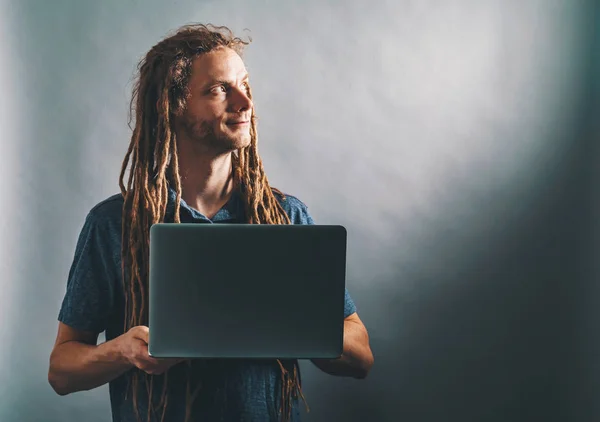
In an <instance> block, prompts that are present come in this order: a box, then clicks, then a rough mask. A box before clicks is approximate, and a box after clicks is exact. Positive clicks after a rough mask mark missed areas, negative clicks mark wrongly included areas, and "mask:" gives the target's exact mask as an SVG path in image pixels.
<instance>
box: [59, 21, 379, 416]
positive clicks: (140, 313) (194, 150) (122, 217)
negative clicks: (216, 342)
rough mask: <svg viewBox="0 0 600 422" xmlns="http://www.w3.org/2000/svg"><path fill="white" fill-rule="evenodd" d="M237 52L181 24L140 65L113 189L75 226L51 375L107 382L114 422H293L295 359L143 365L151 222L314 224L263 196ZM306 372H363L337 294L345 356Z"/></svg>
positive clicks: (232, 42)
mask: <svg viewBox="0 0 600 422" xmlns="http://www.w3.org/2000/svg"><path fill="white" fill-rule="evenodd" d="M247 44H248V43H247V42H245V41H242V40H241V39H239V38H236V37H234V36H233V35H232V34H231V32H230V31H229V30H228V29H227V28H224V27H221V28H215V27H212V26H204V25H188V26H185V27H183V28H181V29H180V30H179V31H177V32H176V33H175V34H174V35H172V36H170V37H169V38H166V39H164V40H163V41H161V42H160V43H158V44H157V45H156V46H154V47H153V48H152V49H151V50H150V51H149V52H148V54H147V55H146V57H145V58H144V59H143V60H142V62H141V63H140V66H139V77H138V79H137V82H136V86H135V88H134V92H133V98H132V103H131V104H132V112H133V113H135V127H134V128H133V135H132V138H131V143H130V145H129V149H128V151H127V154H126V156H125V160H124V163H123V167H122V171H121V175H120V187H121V193H120V194H118V195H114V196H112V197H111V198H108V199H106V200H105V201H103V202H101V203H99V204H98V205H96V206H95V207H94V208H93V209H92V210H91V211H90V213H89V214H88V216H87V218H86V221H85V224H84V227H83V229H82V232H81V234H80V237H79V240H78V242H77V248H76V252H75V258H74V261H73V264H72V267H71V271H70V273H69V278H68V282H67V291H66V295H65V297H64V301H63V304H62V307H61V310H60V314H59V327H58V334H57V338H56V344H55V346H54V349H53V351H52V354H51V357H50V368H49V373H48V380H49V382H50V384H51V385H52V387H53V388H54V390H55V391H56V392H57V393H58V394H60V395H65V394H70V393H73V392H76V391H82V390H90V389H93V388H96V387H98V386H101V385H104V384H106V383H109V389H110V398H111V406H112V415H113V421H122V422H126V421H127V422H129V421H136V420H144V421H169V422H177V421H182V422H183V421H192V420H193V421H215V420H225V421H236V422H240V421H249V422H252V421H261V422H262V421H280V420H281V421H290V420H295V421H297V420H299V419H298V418H299V413H298V408H299V406H298V397H301V396H302V393H301V390H300V374H299V371H298V363H297V361H295V360H293V361H282V360H275V361H257V360H244V359H241V360H219V359H211V360H202V359H198V360H191V361H180V360H170V359H154V358H151V357H149V356H148V328H147V322H148V296H147V283H148V271H149V268H148V249H149V228H150V226H151V225H152V224H154V223H158V222H165V221H166V222H175V223H179V222H195V223H250V224H313V221H312V218H311V216H310V215H309V213H308V211H307V208H306V206H305V205H304V204H303V203H302V202H301V201H300V200H298V199H297V198H295V197H293V196H289V195H284V194H282V193H281V192H280V191H278V190H276V189H274V188H271V187H270V186H269V183H268V181H267V177H266V176H265V173H264V171H263V167H262V163H261V160H260V158H259V156H258V153H257V146H256V142H257V139H256V138H257V137H256V121H255V114H254V108H253V103H252V95H251V91H250V85H249V81H248V74H247V71H246V68H245V66H244V63H243V61H242V59H241V52H242V50H243V47H244V46H245V45H247ZM133 113H132V116H133ZM128 167H130V168H129V176H128V179H127V182H125V173H126V170H127V168H128ZM231 259H232V261H235V257H234V256H232V257H231ZM264 265H269V257H268V256H265V262H264ZM199 276H201V275H199ZM282 300H285V298H282ZM103 331H105V332H106V342H104V343H102V344H99V345H98V344H97V339H98V334H99V333H101V332H103ZM313 362H314V364H315V365H316V366H317V367H319V368H320V369H321V370H323V371H325V372H327V373H329V374H333V375H340V376H352V377H355V378H364V377H365V376H366V375H367V373H368V371H369V369H370V368H371V365H372V364H373V355H372V353H371V350H370V346H369V339H368V334H367V331H366V329H365V327H364V325H363V324H362V322H361V320H360V318H359V317H358V315H357V314H356V308H355V306H354V303H353V301H352V299H351V298H350V296H349V294H348V292H346V303H345V324H344V349H343V355H342V357H341V358H339V359H335V360H314V361H313Z"/></svg>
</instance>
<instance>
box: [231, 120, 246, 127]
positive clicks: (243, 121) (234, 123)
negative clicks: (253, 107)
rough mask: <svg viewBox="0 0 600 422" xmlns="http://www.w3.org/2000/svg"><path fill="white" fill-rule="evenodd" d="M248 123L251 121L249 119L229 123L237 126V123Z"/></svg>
mask: <svg viewBox="0 0 600 422" xmlns="http://www.w3.org/2000/svg"><path fill="white" fill-rule="evenodd" d="M246 123H250V122H249V121H248V120H240V121H238V122H229V123H227V124H228V125H231V126H237V125H245V124H246Z"/></svg>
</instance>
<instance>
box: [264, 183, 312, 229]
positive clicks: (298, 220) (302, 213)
mask: <svg viewBox="0 0 600 422" xmlns="http://www.w3.org/2000/svg"><path fill="white" fill-rule="evenodd" d="M273 192H274V194H275V198H277V201H278V202H279V204H280V205H281V207H282V208H283V210H284V211H285V212H286V213H287V215H288V216H289V217H290V220H291V222H292V224H314V222H313V219H312V216H311V215H310V213H309V212H308V206H307V205H306V204H305V203H304V202H302V201H301V200H300V199H298V197H297V196H294V195H290V194H288V193H284V192H281V191H279V190H273Z"/></svg>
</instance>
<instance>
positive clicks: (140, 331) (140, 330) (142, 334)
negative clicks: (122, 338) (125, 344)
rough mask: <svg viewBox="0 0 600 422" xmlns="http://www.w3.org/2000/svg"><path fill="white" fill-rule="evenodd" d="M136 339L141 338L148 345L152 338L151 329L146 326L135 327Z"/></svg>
mask: <svg viewBox="0 0 600 422" xmlns="http://www.w3.org/2000/svg"><path fill="white" fill-rule="evenodd" d="M135 328H136V330H135V332H134V337H136V338H139V339H140V340H142V341H143V342H144V343H146V344H148V342H149V337H150V329H149V328H148V327H146V326H145V325H139V326H137V327H135Z"/></svg>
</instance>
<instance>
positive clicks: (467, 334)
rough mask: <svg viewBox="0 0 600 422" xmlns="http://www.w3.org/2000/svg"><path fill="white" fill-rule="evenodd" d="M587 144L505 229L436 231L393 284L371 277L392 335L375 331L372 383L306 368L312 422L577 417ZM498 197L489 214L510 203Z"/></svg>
mask: <svg viewBox="0 0 600 422" xmlns="http://www.w3.org/2000/svg"><path fill="white" fill-rule="evenodd" d="M584 149H585V145H584V142H581V143H572V144H571V147H570V149H569V154H570V155H569V157H565V158H563V160H564V161H562V167H559V168H556V169H554V171H553V172H552V174H547V175H546V179H545V180H540V184H545V183H549V184H551V186H552V188H551V189H549V190H542V189H540V192H543V193H539V192H531V194H530V195H531V198H530V200H531V204H532V205H534V207H533V208H530V210H529V212H528V213H525V214H522V215H521V216H520V217H519V218H518V220H517V221H516V222H515V223H511V224H510V225H505V226H504V228H503V230H500V231H499V233H500V234H499V235H498V236H496V237H489V238H487V237H486V236H480V237H479V238H478V237H472V236H471V237H470V238H465V237H461V230H457V231H456V232H453V233H455V234H454V235H450V236H449V235H444V236H433V237H431V238H430V240H429V241H428V243H427V244H424V245H422V246H423V247H422V248H421V249H420V251H422V252H421V253H420V255H419V254H418V253H417V255H416V256H418V258H417V259H415V260H414V262H412V263H409V264H407V265H404V266H399V267H398V268H397V273H396V276H395V278H396V280H373V283H372V286H390V287H389V291H384V289H382V290H380V291H377V292H374V293H373V296H375V295H379V296H380V297H378V298H375V297H373V298H372V303H373V306H375V307H376V306H377V305H376V304H382V303H391V306H388V307H387V308H379V309H380V312H381V313H384V314H385V315H386V317H385V319H386V320H387V324H390V325H392V326H394V329H391V330H390V332H391V333H394V334H392V335H391V337H389V338H383V337H378V336H377V335H373V334H372V336H371V337H372V338H371V341H372V346H373V350H374V354H375V356H376V363H375V366H374V368H373V370H372V373H371V374H370V376H369V378H368V379H367V380H364V381H354V380H344V379H328V378H326V377H327V375H324V374H320V373H319V372H318V371H317V370H316V369H314V368H312V367H310V365H304V366H303V370H304V375H305V376H304V379H305V381H306V382H305V385H306V394H307V399H308V400H309V405H311V413H309V414H308V415H307V419H306V420H307V421H319V422H321V421H322V422H325V421H331V420H334V419H335V420H344V421H366V420H373V421H390V422H392V421H398V420H407V421H411V422H417V421H418V422H434V421H435V422H438V421H441V420H443V421H454V420H456V421H459V420H460V421H486V422H505V421H511V422H519V421H523V422H525V421H527V422H530V421H541V420H543V421H551V422H553V421H556V422H564V421H566V420H571V419H570V418H569V413H568V412H569V406H570V401H571V397H572V396H571V394H572V393H571V391H572V390H573V388H574V387H575V383H576V382H577V380H576V379H574V378H573V377H572V376H571V373H572V370H573V368H574V364H575V358H576V357H577V356H576V353H577V349H576V347H575V342H574V340H575V337H574V334H575V324H576V320H575V318H576V306H577V303H576V302H575V300H576V298H577V297H578V294H579V290H578V287H579V283H580V281H581V280H580V279H581V272H580V271H579V267H580V265H581V259H582V258H581V257H582V256H583V254H582V248H584V247H585V245H584V243H583V242H582V235H583V234H584V231H585V229H586V220H585V218H584V217H585V215H586V213H585V208H584V207H585V206H586V185H585V180H584V178H585V177H586V171H585V166H584V165H583V164H584V163H585V161H586V151H585V150H584ZM501 201H502V199H498V200H496V201H492V202H491V203H490V204H488V207H489V209H483V210H481V213H482V215H486V212H487V211H489V212H491V213H493V212H494V211H495V210H496V213H498V211H497V210H498V209H506V207H505V206H502V207H501V205H506V204H501V203H500V202H501ZM463 206H464V205H463ZM509 206H510V205H509ZM451 211H452V210H448V215H452V214H451ZM498 218H501V216H499V217H498ZM450 219H451V217H446V220H445V221H444V223H445V224H447V225H452V224H453V221H450ZM498 224H501V221H500V222H498ZM431 229H432V230H433V231H435V230H436V227H432V228H431ZM464 229H465V231H466V230H468V228H467V227H466V226H464ZM440 232H442V231H440ZM397 242H399V243H398V245H400V242H402V239H398V240H397ZM457 248H458V251H457ZM398 250H400V248H398ZM448 257H452V258H451V259H448ZM392 259H393V258H392ZM403 286H411V287H410V288H406V287H403ZM390 295H391V296H392V297H390ZM367 306H368V303H363V308H365V307H367ZM379 306H381V305H379ZM375 309H377V308H375ZM372 312H373V311H372V310H371V313H372ZM365 323H366V324H367V325H368V320H367V321H365ZM324 383H326V384H329V385H331V388H327V387H324V386H323V385H322V384H324ZM317 385H318V387H317ZM313 391H314V393H313ZM317 391H318V393H319V395H318V397H315V396H313V395H312V394H317Z"/></svg>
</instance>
